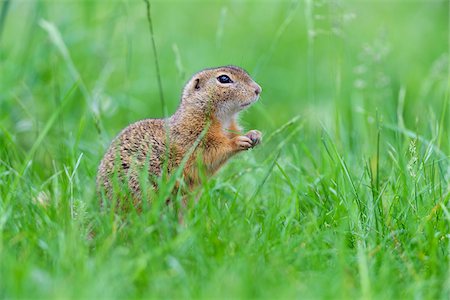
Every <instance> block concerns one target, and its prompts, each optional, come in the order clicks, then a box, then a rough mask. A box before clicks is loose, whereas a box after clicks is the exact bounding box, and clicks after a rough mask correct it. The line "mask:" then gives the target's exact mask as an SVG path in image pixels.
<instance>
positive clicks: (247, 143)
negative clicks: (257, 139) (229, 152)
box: [233, 135, 253, 151]
mask: <svg viewBox="0 0 450 300" xmlns="http://www.w3.org/2000/svg"><path fill="white" fill-rule="evenodd" d="M233 142H234V146H235V148H236V150H238V151H241V150H248V149H250V148H252V147H253V142H252V140H251V139H250V138H249V137H248V136H245V135H240V136H237V137H235V138H234V139H233Z"/></svg>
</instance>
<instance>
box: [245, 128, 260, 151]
mask: <svg viewBox="0 0 450 300" xmlns="http://www.w3.org/2000/svg"><path fill="white" fill-rule="evenodd" d="M245 136H246V137H248V138H249V139H250V140H251V141H252V148H253V147H255V146H256V145H258V144H260V143H261V141H262V134H261V132H260V131H258V130H250V131H249V132H247V134H246V135H245Z"/></svg>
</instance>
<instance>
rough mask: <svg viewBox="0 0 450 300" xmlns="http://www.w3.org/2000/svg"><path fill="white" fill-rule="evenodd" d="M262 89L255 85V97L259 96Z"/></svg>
mask: <svg viewBox="0 0 450 300" xmlns="http://www.w3.org/2000/svg"><path fill="white" fill-rule="evenodd" d="M261 91H262V88H261V87H260V86H259V85H256V88H255V94H256V96H259V94H261Z"/></svg>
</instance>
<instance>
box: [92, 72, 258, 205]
mask: <svg viewBox="0 0 450 300" xmlns="http://www.w3.org/2000/svg"><path fill="white" fill-rule="evenodd" d="M220 75H227V76H229V77H230V78H231V80H232V81H233V83H231V84H222V83H220V82H219V81H218V79H217V77H218V76H220ZM260 92H261V88H260V86H259V85H258V84H256V83H255V82H254V81H253V80H252V79H251V77H250V76H249V75H248V74H247V72H245V71H244V70H243V69H241V68H239V67H235V66H225V67H219V68H211V69H205V70H202V71H200V72H198V73H197V74H195V75H194V76H193V77H192V78H191V79H190V80H189V82H188V83H187V84H186V86H185V88H184V90H183V94H182V97H181V103H180V106H179V107H178V109H177V111H176V112H175V114H174V115H172V116H171V117H169V118H168V119H147V120H142V121H139V122H136V123H134V124H131V125H129V126H128V127H126V128H125V129H124V130H123V131H122V132H121V133H120V134H119V135H118V136H117V137H116V138H115V139H114V140H113V142H112V143H111V145H110V147H109V149H108V150H107V152H106V154H105V156H104V157H103V159H102V161H101V163H100V166H99V169H98V174H97V188H98V190H99V192H100V193H104V194H105V195H106V197H107V198H108V199H109V200H112V199H113V184H112V182H113V179H112V178H113V177H114V176H115V174H117V178H118V180H119V181H120V182H121V183H126V184H128V187H129V189H130V190H131V192H132V194H133V200H134V202H135V204H138V203H139V202H140V201H141V198H142V193H141V190H140V184H139V175H140V172H142V170H143V168H144V167H145V166H147V165H148V174H149V179H150V180H151V179H152V177H155V176H159V175H160V174H161V172H162V167H163V165H164V160H165V157H168V164H167V168H168V172H169V173H170V172H171V171H173V170H174V169H175V168H176V167H177V166H179V164H180V163H181V161H182V159H183V157H184V156H185V155H186V153H187V152H188V151H189V149H190V148H191V147H192V145H193V144H194V143H195V141H196V140H197V138H198V137H199V135H201V133H202V132H203V130H204V128H205V127H206V126H208V125H209V127H208V131H207V132H206V134H205V135H204V137H203V140H202V141H201V143H199V144H198V146H197V148H196V149H195V151H194V152H193V153H192V155H191V156H190V157H189V159H188V161H187V163H186V165H185V166H184V169H183V175H184V180H185V182H186V183H187V184H188V185H189V186H190V187H191V188H193V187H195V186H196V185H198V184H199V182H200V179H199V170H198V167H197V166H198V163H197V158H198V157H200V158H201V159H202V160H203V164H204V166H205V170H206V173H207V175H212V174H214V173H215V172H216V171H217V170H218V169H219V168H220V167H221V166H222V165H223V164H224V163H225V162H226V161H227V160H228V159H229V158H230V157H232V156H233V155H235V154H237V153H239V152H241V151H244V150H247V149H249V148H253V147H254V146H256V145H257V144H259V143H260V141H261V133H260V132H259V131H257V130H252V131H249V132H248V133H247V134H246V135H240V134H238V133H239V132H241V128H240V126H239V125H238V123H237V120H236V116H237V114H238V113H239V112H240V111H241V110H243V109H245V108H247V107H248V106H250V105H251V104H252V103H253V102H255V101H256V100H257V99H258V97H259V94H260ZM166 126H167V127H166ZM167 133H168V135H167ZM167 141H169V151H168V152H166V144H167ZM150 185H153V184H150ZM153 186H154V185H153ZM154 188H157V187H156V186H154Z"/></svg>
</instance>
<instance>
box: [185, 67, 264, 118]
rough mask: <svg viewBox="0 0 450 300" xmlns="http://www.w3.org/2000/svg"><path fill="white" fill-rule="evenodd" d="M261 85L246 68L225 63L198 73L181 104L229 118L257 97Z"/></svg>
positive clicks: (193, 77)
mask: <svg viewBox="0 0 450 300" xmlns="http://www.w3.org/2000/svg"><path fill="white" fill-rule="evenodd" d="M260 94H261V87H260V86H259V85H258V84H257V83H256V82H255V81H254V80H253V79H252V78H251V77H250V75H249V74H248V73H247V72H246V71H245V70H243V69H241V68H239V67H236V66H224V67H218V68H211V69H205V70H202V71H200V72H198V73H196V74H195V75H194V76H192V78H191V79H190V80H189V82H188V83H187V84H186V86H185V88H184V90H183V95H182V98H181V105H184V106H195V107H197V108H201V109H204V111H205V112H211V113H213V114H215V115H216V116H217V117H219V118H221V119H222V118H229V117H231V116H233V115H235V114H236V113H238V112H239V111H241V110H243V109H245V108H248V107H249V106H250V105H251V104H253V103H254V102H255V101H257V100H258V98H259V95H260Z"/></svg>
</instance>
